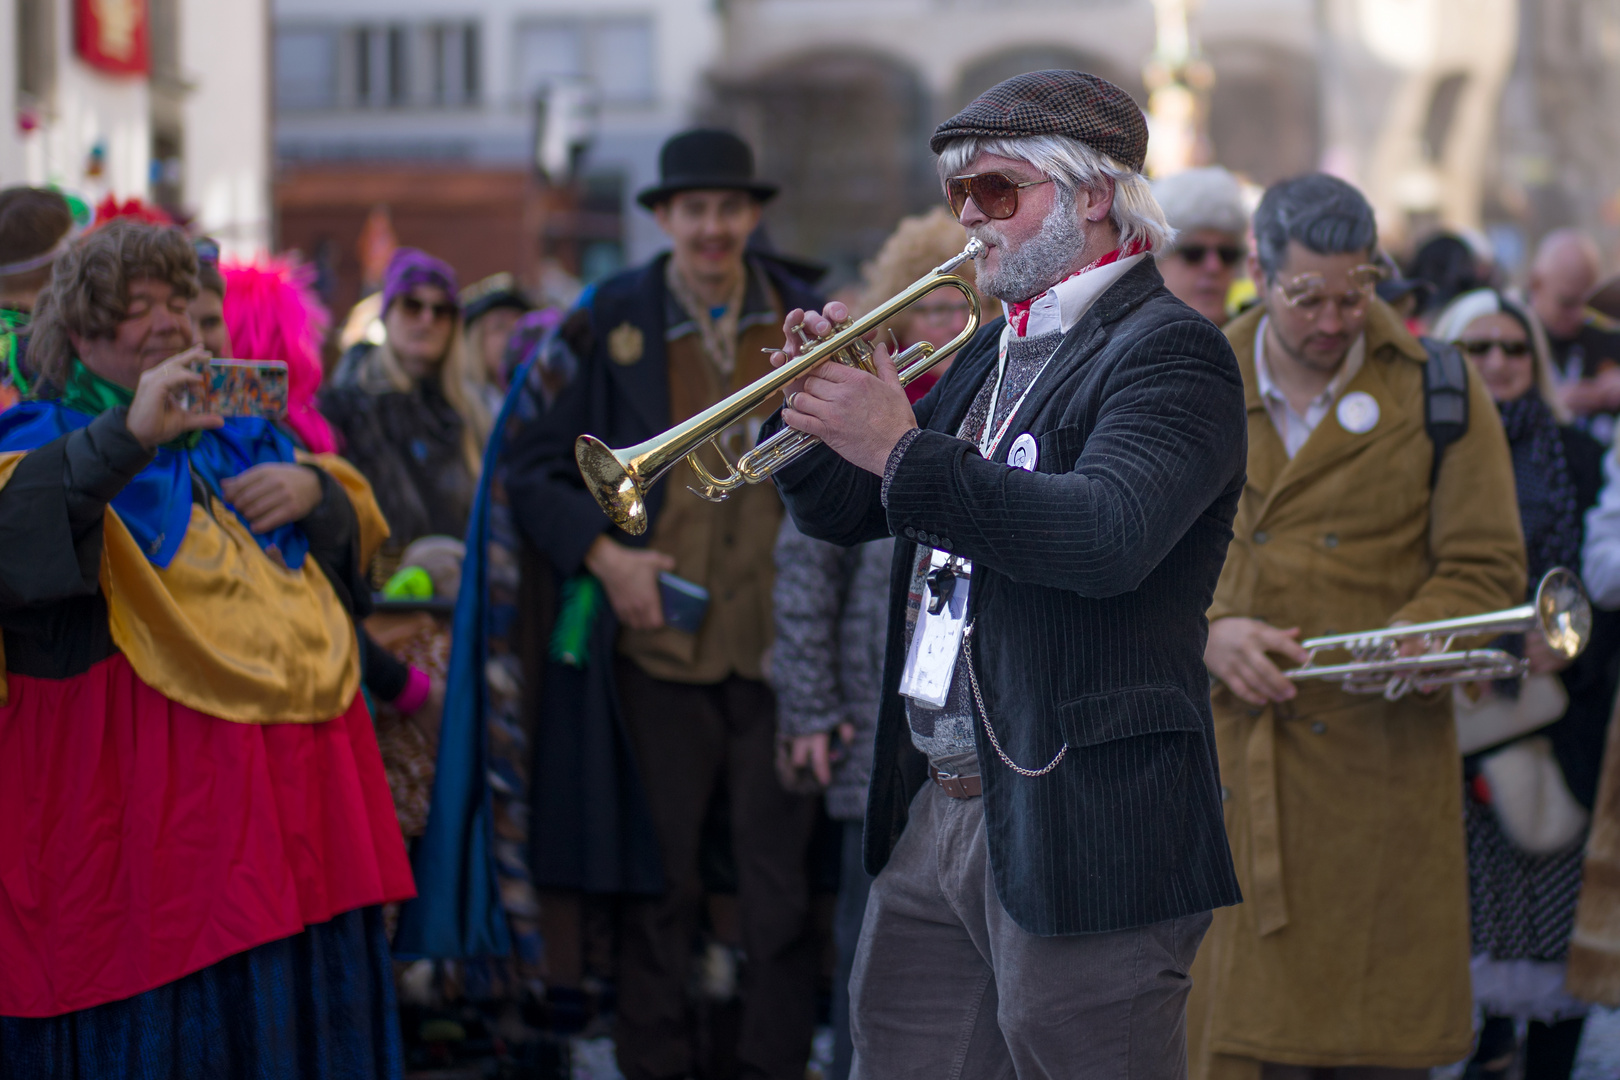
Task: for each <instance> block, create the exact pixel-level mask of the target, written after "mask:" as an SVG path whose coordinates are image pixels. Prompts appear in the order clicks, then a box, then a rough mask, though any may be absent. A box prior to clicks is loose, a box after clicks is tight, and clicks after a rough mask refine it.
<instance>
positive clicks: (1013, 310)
mask: <svg viewBox="0 0 1620 1080" xmlns="http://www.w3.org/2000/svg"><path fill="white" fill-rule="evenodd" d="M1146 250H1148V241H1147V237H1145V236H1139V237H1137V238H1136V239H1135V240H1132V241H1131V242H1130V244H1129V245H1128V246H1126V247H1122V248H1115V249H1114V250H1113V251H1110V252H1109V253H1108V254H1106V255H1104V256H1102V257H1101V258H1099V259H1097V260H1096V261H1095V262H1089V263H1087V264H1086V265H1084V266H1082V267H1081V268H1080V269H1078V270H1076V271H1075V272H1074V273H1072V274H1070V275H1069V276H1068V277H1066V278H1064V279H1063V281H1068V280H1070V278H1077V277H1079V276H1080V275H1081V274H1084V273H1085V272H1086V271H1088V270H1095V269H1097V268H1098V267H1099V266H1107V265H1108V264H1109V263H1114V262H1118V261H1119V260H1121V259H1128V258H1130V257H1131V256H1132V255H1140V254H1142V252H1144V251H1146ZM1063 281H1060V282H1058V283H1057V284H1058V285H1061V284H1063ZM1052 288H1053V289H1055V288H1057V285H1054V286H1052ZM1051 291H1052V289H1048V290H1046V292H1051ZM1045 295H1046V293H1045V292H1043V293H1038V294H1036V295H1035V296H1032V297H1030V298H1029V299H1028V300H1020V301H1018V303H1016V304H1009V305H1008V306H1007V322H1008V324H1009V325H1011V326H1012V328H1013V333H1014V334H1017V335H1018V336H1019V337H1023V336H1024V331H1025V330H1027V329H1029V309H1030V308H1031V307H1033V306H1034V304H1035V301H1037V300H1039V299H1040V298H1041V297H1043V296H1045Z"/></svg>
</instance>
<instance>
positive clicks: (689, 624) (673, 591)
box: [658, 571, 709, 634]
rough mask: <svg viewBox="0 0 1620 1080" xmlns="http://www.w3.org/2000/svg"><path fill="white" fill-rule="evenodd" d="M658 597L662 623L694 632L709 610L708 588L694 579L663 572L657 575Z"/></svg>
mask: <svg viewBox="0 0 1620 1080" xmlns="http://www.w3.org/2000/svg"><path fill="white" fill-rule="evenodd" d="M658 597H659V599H660V600H662V601H663V604H664V625H665V626H672V627H674V628H675V629H677V630H684V631H685V632H686V633H688V634H695V633H697V632H698V628H699V627H701V626H702V625H703V616H704V615H706V614H708V612H709V590H708V589H705V588H704V587H703V586H701V585H699V584H697V583H696V582H694V581H687V580H686V579H685V578H680V577H676V576H675V575H674V574H671V573H668V572H667V571H666V572H665V573H662V574H659V575H658Z"/></svg>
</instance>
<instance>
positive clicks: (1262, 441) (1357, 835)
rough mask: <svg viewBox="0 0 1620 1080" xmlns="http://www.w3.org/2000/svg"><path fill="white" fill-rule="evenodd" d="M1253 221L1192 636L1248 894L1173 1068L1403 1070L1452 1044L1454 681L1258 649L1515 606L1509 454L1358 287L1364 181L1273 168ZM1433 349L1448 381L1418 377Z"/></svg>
mask: <svg viewBox="0 0 1620 1080" xmlns="http://www.w3.org/2000/svg"><path fill="white" fill-rule="evenodd" d="M1254 238H1255V250H1254V252H1253V253H1252V254H1251V255H1250V256H1249V272H1250V275H1251V276H1252V277H1253V279H1254V280H1255V282H1256V283H1257V284H1258V285H1259V286H1260V290H1261V292H1260V295H1261V299H1262V304H1261V306H1259V307H1257V308H1256V309H1254V310H1253V311H1250V312H1249V313H1247V314H1245V315H1244V316H1242V317H1240V318H1238V319H1237V320H1235V321H1234V322H1233V323H1232V324H1231V325H1230V326H1228V327H1227V331H1226V333H1227V337H1228V338H1229V339H1230V341H1231V343H1232V348H1233V349H1234V350H1235V351H1236V353H1237V356H1238V363H1239V364H1240V365H1241V367H1242V369H1243V379H1244V384H1245V387H1246V393H1247V406H1248V425H1249V462H1248V483H1247V486H1246V487H1245V489H1244V492H1243V499H1242V502H1241V503H1240V504H1239V506H1238V515H1237V522H1236V536H1235V538H1234V540H1233V543H1232V548H1231V551H1230V553H1229V554H1228V557H1227V561H1226V568H1225V570H1224V571H1222V573H1221V578H1220V586H1219V588H1218V589H1217V590H1216V593H1215V603H1214V605H1213V606H1212V607H1211V608H1210V612H1209V618H1210V629H1209V644H1208V647H1207V648H1206V650H1205V654H1204V655H1205V659H1206V661H1207V663H1208V665H1209V670H1210V672H1211V674H1213V675H1214V676H1215V678H1216V679H1218V680H1220V682H1219V685H1218V686H1217V687H1216V689H1215V693H1214V703H1215V735H1216V740H1217V743H1218V745H1219V747H1220V758H1221V761H1220V764H1221V775H1222V777H1223V778H1224V780H1225V782H1226V784H1227V791H1228V793H1229V794H1228V796H1227V799H1226V812H1227V828H1228V834H1229V836H1230V837H1231V841H1232V849H1233V854H1234V856H1235V857H1236V860H1237V866H1238V876H1239V880H1240V881H1242V883H1243V894H1244V899H1245V901H1246V902H1245V903H1244V904H1243V906H1242V907H1239V908H1233V909H1230V910H1227V911H1222V912H1219V913H1217V915H1216V918H1215V924H1214V927H1213V929H1212V930H1211V932H1210V937H1209V942H1208V944H1207V945H1206V946H1205V948H1204V951H1203V953H1202V954H1201V955H1200V957H1199V961H1198V969H1197V971H1196V972H1195V985H1196V987H1197V989H1196V990H1195V992H1194V995H1193V998H1194V1003H1193V1007H1192V1011H1191V1015H1192V1025H1191V1030H1192V1032H1193V1039H1192V1045H1193V1054H1192V1066H1193V1067H1192V1072H1193V1075H1194V1076H1198V1077H1206V1076H1207V1077H1209V1078H1211V1080H1304V1078H1306V1077H1319V1076H1322V1075H1323V1073H1322V1072H1319V1071H1315V1070H1320V1069H1323V1068H1326V1069H1327V1070H1328V1072H1329V1075H1333V1076H1336V1077H1338V1078H1340V1080H1345V1078H1349V1077H1354V1078H1356V1080H1371V1078H1375V1077H1382V1078H1386V1080H1395V1078H1413V1080H1416V1078H1421V1077H1425V1076H1427V1075H1428V1068H1429V1066H1432V1065H1442V1064H1445V1063H1447V1062H1451V1061H1456V1060H1458V1059H1460V1058H1462V1057H1464V1056H1466V1055H1467V1053H1468V1049H1469V1044H1470V1042H1471V1039H1472V1031H1471V1009H1472V997H1471V993H1470V986H1469V975H1468V951H1469V937H1468V883H1467V866H1466V862H1465V858H1464V847H1463V818H1462V807H1461V805H1460V803H1459V798H1460V793H1461V784H1460V783H1459V779H1460V775H1461V773H1460V767H1459V759H1458V753H1457V739H1456V735H1455V733H1454V730H1453V724H1452V716H1451V695H1450V694H1449V693H1439V694H1410V695H1408V696H1406V697H1404V698H1402V699H1400V700H1398V701H1394V702H1390V701H1386V700H1384V699H1383V698H1382V697H1381V696H1377V695H1373V696H1366V697H1361V696H1352V695H1349V694H1346V693H1345V692H1344V691H1343V690H1342V689H1340V688H1339V687H1338V686H1336V685H1334V684H1333V683H1327V682H1309V683H1300V684H1298V685H1297V686H1296V685H1295V684H1294V683H1292V682H1290V681H1289V680H1288V679H1287V678H1286V677H1285V676H1284V675H1283V673H1282V670H1281V669H1280V668H1279V665H1278V658H1280V659H1281V660H1282V661H1284V662H1286V665H1287V666H1290V667H1291V666H1294V665H1296V664H1299V663H1302V662H1303V661H1304V660H1305V659H1306V654H1305V650H1304V649H1302V648H1301V647H1300V645H1299V639H1300V636H1301V635H1302V634H1303V635H1304V636H1305V637H1306V638H1309V637H1314V636H1317V635H1320V634H1331V633H1335V632H1338V633H1346V632H1353V631H1358V630H1368V629H1373V628H1376V627H1382V626H1389V625H1392V624H1396V623H1403V622H1409V623H1416V622H1429V621H1432V620H1435V619H1442V618H1449V617H1453V616H1459V615H1472V614H1477V613H1480V612H1487V611H1495V610H1498V609H1500V608H1505V607H1509V606H1511V605H1513V604H1516V603H1519V602H1520V601H1521V600H1522V599H1523V597H1524V567H1525V557H1524V548H1523V543H1522V541H1521V540H1520V537H1519V521H1518V515H1517V513H1515V511H1514V505H1515V500H1514V483H1513V465H1512V462H1511V460H1510V458H1509V454H1508V447H1507V442H1506V440H1505V439H1504V438H1503V435H1502V425H1501V422H1500V420H1499V419H1498V417H1497V411H1496V407H1495V406H1494V405H1493V404H1492V401H1491V398H1490V395H1489V394H1488V393H1487V392H1486V389H1485V386H1484V383H1483V382H1482V381H1481V380H1480V378H1479V376H1478V374H1477V373H1475V372H1473V371H1472V370H1470V369H1469V368H1468V367H1466V366H1465V365H1461V364H1458V363H1457V361H1458V360H1459V359H1460V358H1459V357H1457V356H1456V355H1455V354H1454V353H1452V354H1451V355H1450V356H1447V355H1445V354H1443V353H1441V352H1439V351H1438V350H1437V351H1436V353H1435V354H1434V355H1430V353H1429V351H1428V350H1426V349H1425V347H1424V344H1423V343H1421V342H1419V341H1418V340H1417V339H1416V338H1413V337H1412V336H1411V335H1410V334H1408V333H1407V332H1406V330H1405V329H1404V328H1403V327H1402V325H1401V320H1400V318H1399V317H1398V316H1397V315H1396V313H1395V312H1394V311H1393V310H1392V309H1391V308H1389V307H1388V306H1387V305H1385V304H1384V303H1383V302H1381V301H1380V300H1378V299H1377V297H1376V296H1375V295H1374V293H1373V286H1374V284H1375V283H1376V281H1377V279H1378V276H1379V275H1378V271H1377V269H1376V268H1375V266H1374V265H1373V256H1374V254H1375V246H1376V244H1377V229H1376V226H1375V224H1374V221H1373V212H1372V208H1371V207H1370V206H1369V205H1368V204H1367V202H1366V200H1365V199H1364V198H1362V196H1361V193H1360V192H1358V191H1356V190H1355V188H1353V187H1351V186H1350V185H1348V184H1346V183H1344V182H1343V181H1341V180H1336V179H1334V178H1332V177H1329V176H1323V175H1315V176H1305V177H1301V178H1299V179H1297V180H1289V181H1285V182H1283V183H1281V184H1278V185H1276V186H1274V187H1273V188H1271V190H1270V191H1268V192H1266V195H1265V198H1264V200H1262V202H1261V203H1260V208H1259V209H1258V210H1257V211H1256V213H1255V219H1254ZM1448 361H1449V363H1450V369H1451V370H1452V371H1454V372H1457V371H1460V372H1461V373H1463V374H1465V375H1466V378H1465V379H1462V380H1460V382H1461V383H1462V384H1463V385H1458V384H1457V381H1455V380H1454V381H1453V383H1452V385H1445V384H1446V382H1447V380H1445V379H1432V378H1431V379H1430V381H1429V382H1428V383H1427V385H1428V387H1429V389H1427V390H1426V377H1427V376H1426V373H1428V374H1429V375H1433V374H1435V373H1434V372H1430V371H1429V369H1430V368H1431V367H1432V366H1433V365H1436V364H1445V363H1447V362H1448ZM1439 370H1441V371H1443V370H1445V368H1441V369H1439ZM1426 398H1427V401H1426ZM1464 402H1466V406H1467V408H1466V410H1462V409H1461V408H1460V406H1461V405H1462V404H1463V403H1464ZM1426 405H1427V406H1428V407H1427V408H1426ZM1459 413H1460V414H1461V415H1460V416H1459ZM1426 415H1427V416H1428V417H1429V419H1430V422H1431V425H1432V426H1430V427H1429V428H1428V429H1427V430H1426V423H1425V416H1426ZM1440 421H1443V422H1444V423H1445V426H1441V425H1440V424H1439V423H1436V422H1440ZM1409 644H1410V645H1413V646H1416V644H1417V643H1415V642H1412V643H1409ZM1334 659H1335V660H1337V659H1339V658H1338V657H1335V658H1334Z"/></svg>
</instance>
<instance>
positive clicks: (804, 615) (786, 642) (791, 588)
mask: <svg viewBox="0 0 1620 1080" xmlns="http://www.w3.org/2000/svg"><path fill="white" fill-rule="evenodd" d="M893 554H894V541H893V540H892V539H885V540H874V541H872V542H871V543H869V544H863V545H861V546H860V547H855V548H842V547H838V546H836V545H833V544H828V543H825V542H823V541H821V540H812V539H810V538H809V537H808V536H805V535H804V534H803V533H801V532H800V531H799V530H798V529H797V528H795V527H794V525H793V519H792V518H785V519H783V521H782V531H781V533H779V534H778V536H777V540H776V591H775V603H776V644H775V646H774V647H773V649H772V655H771V663H770V676H771V683H772V685H773V686H774V687H775V688H776V709H777V714H776V715H777V725H778V729H779V730H780V731H781V733H782V734H783V735H810V734H814V733H816V732H822V731H831V730H832V729H833V728H835V727H837V726H838V725H839V724H842V723H845V722H846V721H847V722H848V723H850V724H852V725H854V727H855V739H854V743H853V745H851V746H849V747H847V748H846V752H845V756H844V758H843V760H842V761H840V762H839V763H838V764H837V765H836V766H835V768H834V770H833V781H832V786H831V787H830V788H828V790H827V813H828V814H829V815H830V816H832V817H834V818H839V819H841V820H856V819H859V818H861V817H863V816H865V814H866V788H867V784H868V783H869V782H870V780H871V777H872V740H873V737H874V735H875V734H876V731H877V715H878V699H879V696H880V695H881V693H882V688H883V645H884V637H885V635H886V634H887V632H888V611H889V563H890V560H891V559H892V557H893Z"/></svg>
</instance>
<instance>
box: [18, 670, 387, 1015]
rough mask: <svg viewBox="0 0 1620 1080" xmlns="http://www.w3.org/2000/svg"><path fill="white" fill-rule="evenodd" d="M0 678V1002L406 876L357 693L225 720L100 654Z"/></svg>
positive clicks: (280, 934) (215, 948)
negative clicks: (39, 675) (266, 718)
mask: <svg viewBox="0 0 1620 1080" xmlns="http://www.w3.org/2000/svg"><path fill="white" fill-rule="evenodd" d="M8 679H9V682H10V688H11V701H10V704H8V705H6V706H4V707H0V1016H33V1017H39V1016H56V1015H60V1014H62V1013H65V1012H71V1011H74V1010H78V1009H83V1008H87V1007H89V1006H92V1005H99V1004H102V1003H104V1002H108V1001H117V1000H120V999H122V998H127V997H130V996H132V995H135V994H139V993H142V992H144V991H147V990H150V989H152V988H154V987H157V986H162V985H164V984H165V983H169V982H173V981H174V980H175V979H178V978H180V977H181V976H183V975H187V974H189V973H191V972H193V971H197V970H200V969H201V968H204V967H207V966H209V965H210V964H213V963H215V962H217V961H219V960H222V959H224V958H225V957H227V956H231V955H234V954H236V953H239V952H242V951H244V950H246V949H250V948H252V947H254V946H256V945H262V944H264V943H266V942H269V941H275V940H277V939H279V938H284V937H290V936H291V935H293V934H297V933H299V932H301V931H302V930H303V929H304V927H305V926H307V925H310V924H313V923H320V922H325V921H326V920H328V919H330V918H332V917H333V916H334V915H338V914H341V913H342V912H345V911H351V910H353V909H355V908H359V907H364V906H366V905H370V904H377V903H383V902H386V901H390V900H402V899H406V898H408V897H410V896H413V895H415V891H416V890H415V886H414V884H413V883H412V880H411V872H410V866H409V863H408V862H407V860H406V856H405V845H404V841H403V839H402V838H401V836H400V832H399V825H398V822H397V820H396V819H395V816H394V806H393V801H392V799H391V798H390V797H389V793H388V783H387V780H386V779H385V778H384V776H383V768H382V759H381V757H380V756H379V755H378V753H377V740H376V735H375V734H374V732H373V730H372V726H371V718H370V715H369V714H368V712H367V710H366V705H365V700H364V698H363V697H361V696H359V695H356V697H355V700H354V703H353V704H352V705H351V706H350V707H349V710H348V711H347V712H346V713H344V714H343V715H342V716H340V717H338V718H337V719H335V720H329V721H326V722H325V723H320V724H273V725H255V724H235V723H230V722H228V721H225V720H219V719H216V718H214V717H211V716H207V715H205V714H203V713H200V712H197V711H195V710H193V709H189V708H187V707H186V706H184V705H179V704H176V703H175V702H173V701H170V700H169V699H168V698H166V697H164V696H163V695H162V694H160V693H158V692H157V691H156V690H153V689H152V688H151V687H149V686H147V685H146V684H145V683H143V682H141V680H140V679H139V678H138V677H137V676H136V675H135V673H134V671H133V670H132V669H131V668H130V666H129V663H128V661H127V660H125V659H124V657H123V656H122V655H118V654H115V655H113V656H111V657H109V658H108V659H106V660H103V661H102V662H101V663H99V664H96V665H95V666H94V667H92V668H91V669H90V670H89V671H88V672H86V673H85V674H83V675H80V676H76V677H74V678H71V679H62V680H55V679H35V678H29V677H27V676H21V675H16V674H11V675H8ZM246 1004H247V1003H244V1005H246Z"/></svg>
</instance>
